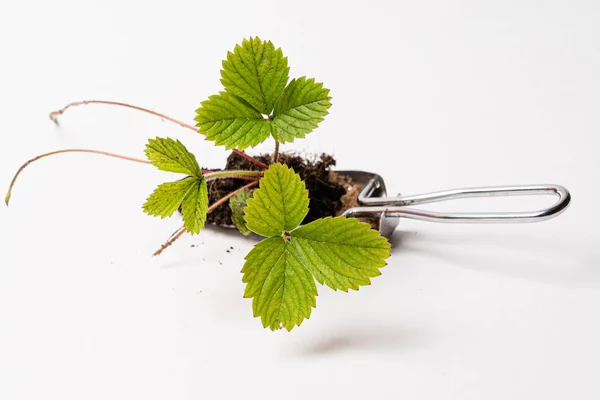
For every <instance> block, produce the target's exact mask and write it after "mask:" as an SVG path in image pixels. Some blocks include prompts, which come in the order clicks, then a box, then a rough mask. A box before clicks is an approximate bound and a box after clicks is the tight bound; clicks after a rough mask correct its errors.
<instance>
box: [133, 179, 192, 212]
mask: <svg viewBox="0 0 600 400" xmlns="http://www.w3.org/2000/svg"><path fill="white" fill-rule="evenodd" d="M197 181H198V178H195V177H189V178H185V179H182V180H180V181H177V182H166V183H163V184H160V185H158V187H157V188H156V189H154V192H153V193H152V194H151V195H150V197H148V199H147V200H146V203H144V206H143V209H144V212H146V214H148V215H152V216H155V217H161V218H165V217H170V216H172V215H173V213H174V212H175V211H177V209H178V208H179V206H181V203H183V200H184V199H185V198H186V197H187V195H188V194H189V193H190V191H191V190H192V188H194V187H195V186H196V183H197Z"/></svg>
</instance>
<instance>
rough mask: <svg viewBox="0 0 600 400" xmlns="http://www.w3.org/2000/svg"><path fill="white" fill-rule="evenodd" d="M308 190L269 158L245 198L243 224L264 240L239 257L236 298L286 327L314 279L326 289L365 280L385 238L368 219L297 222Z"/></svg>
mask: <svg viewBox="0 0 600 400" xmlns="http://www.w3.org/2000/svg"><path fill="white" fill-rule="evenodd" d="M308 202H309V199H308V191H307V190H306V188H305V185H304V182H302V181H301V180H300V177H299V176H298V175H297V174H296V173H294V171H293V170H292V169H290V168H288V167H286V166H284V165H281V164H272V165H271V166H270V167H269V169H268V170H267V172H266V173H265V176H264V178H262V179H261V181H260V188H259V189H256V190H255V191H254V197H253V198H252V199H248V206H247V207H246V209H245V214H246V215H245V219H246V223H247V226H248V228H249V229H250V230H251V231H253V232H255V233H257V234H259V235H262V236H266V237H267V239H265V240H263V241H262V242H260V243H258V244H257V245H256V246H255V247H254V248H253V249H252V250H251V251H250V253H248V255H247V256H246V262H245V264H244V267H243V268H242V273H243V278H242V281H243V282H244V283H246V284H247V286H246V290H245V293H244V297H248V298H252V299H253V300H252V308H253V311H254V315H255V316H256V317H261V320H262V323H263V326H264V327H269V328H271V329H272V330H275V329H281V328H285V329H287V330H288V331H289V330H291V329H293V328H294V326H296V325H300V324H301V323H302V321H303V320H304V319H305V318H309V317H310V315H311V311H312V308H313V307H315V306H316V296H317V289H316V286H315V279H316V280H317V281H318V282H319V283H321V284H326V285H327V286H329V287H331V288H332V289H334V290H338V289H339V290H343V291H348V290H349V289H354V290H358V288H359V286H364V285H369V284H370V283H371V279H370V278H373V277H375V276H378V275H380V271H379V269H380V268H382V267H384V266H385V265H386V261H385V260H386V259H387V258H388V257H389V255H390V244H389V243H388V241H387V240H386V239H385V238H383V237H381V236H380V235H379V232H377V231H374V230H372V229H370V226H369V225H368V224H365V223H362V222H359V221H358V220H356V219H349V218H346V217H336V218H331V217H330V218H325V219H321V220H317V221H313V222H311V223H309V224H307V225H304V226H301V227H298V225H299V224H300V223H301V222H302V220H303V219H304V217H305V216H306V213H307V212H308Z"/></svg>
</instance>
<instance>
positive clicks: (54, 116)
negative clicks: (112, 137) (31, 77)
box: [50, 100, 267, 169]
mask: <svg viewBox="0 0 600 400" xmlns="http://www.w3.org/2000/svg"><path fill="white" fill-rule="evenodd" d="M87 104H105V105H112V106H120V107H126V108H131V109H134V110H138V111H142V112H145V113H148V114H152V115H154V116H157V117H160V118H163V119H165V120H167V121H169V122H173V123H174V124H177V125H179V126H181V127H183V128H187V129H190V130H192V131H194V132H198V129H197V128H196V127H194V126H192V125H189V124H186V123H185V122H181V121H179V120H176V119H175V118H171V117H169V116H168V115H165V114H161V113H159V112H156V111H152V110H149V109H147V108H143V107H138V106H134V105H132V104H127V103H120V102H118V101H108V100H84V101H75V102H73V103H69V104H67V105H66V106H64V107H63V108H61V109H60V110H56V111H52V112H51V113H50V119H51V120H52V121H53V122H54V123H55V124H57V125H58V116H59V115H62V114H63V113H64V112H65V111H67V109H69V108H70V107H76V106H81V105H87ZM233 152H234V153H237V154H239V155H240V156H242V157H244V158H245V159H247V160H248V161H250V162H252V163H253V164H255V165H257V166H259V167H260V168H262V169H267V166H266V165H265V164H263V163H261V162H260V161H258V160H257V159H256V158H254V157H252V156H250V155H248V154H246V153H244V152H243V151H241V150H238V149H233Z"/></svg>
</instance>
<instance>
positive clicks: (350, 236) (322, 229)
mask: <svg viewBox="0 0 600 400" xmlns="http://www.w3.org/2000/svg"><path fill="white" fill-rule="evenodd" d="M289 251H290V253H291V254H293V255H294V257H295V258H296V259H297V260H298V262H300V263H301V264H302V265H303V266H304V267H305V268H306V269H308V270H309V271H310V272H311V273H312V275H313V276H314V277H315V279H316V280H317V281H318V282H319V283H321V284H326V285H327V286H329V287H330V288H332V289H334V290H337V289H339V290H343V291H345V292H346V291H348V289H354V290H358V287H359V286H364V285H370V284H371V280H370V278H373V277H375V276H378V275H380V274H381V272H379V268H382V267H384V266H385V265H386V261H385V260H386V259H387V258H388V257H389V256H390V243H389V242H388V241H387V239H385V238H384V237H382V236H381V235H380V234H379V232H378V231H376V230H373V229H371V228H370V226H369V224H366V223H364V222H359V221H358V220H357V219H354V218H346V217H336V218H331V217H328V218H324V219H319V220H316V221H313V222H311V223H309V224H307V225H304V226H301V227H300V228H298V229H296V230H294V231H292V232H291V233H290V250H289Z"/></svg>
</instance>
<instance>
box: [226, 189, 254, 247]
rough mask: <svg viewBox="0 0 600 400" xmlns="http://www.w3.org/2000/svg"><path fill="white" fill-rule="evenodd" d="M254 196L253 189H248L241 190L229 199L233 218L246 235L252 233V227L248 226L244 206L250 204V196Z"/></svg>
mask: <svg viewBox="0 0 600 400" xmlns="http://www.w3.org/2000/svg"><path fill="white" fill-rule="evenodd" d="M251 196H252V191H250V190H248V189H244V190H240V191H239V192H237V193H236V194H235V195H234V196H233V197H232V198H231V199H229V208H231V220H232V221H233V223H234V224H235V226H236V227H237V228H238V230H239V231H240V232H241V233H242V234H243V235H244V236H248V235H249V234H250V232H251V231H250V229H248V227H247V226H246V221H245V220H244V208H245V207H246V206H247V205H248V198H250V197H251Z"/></svg>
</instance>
